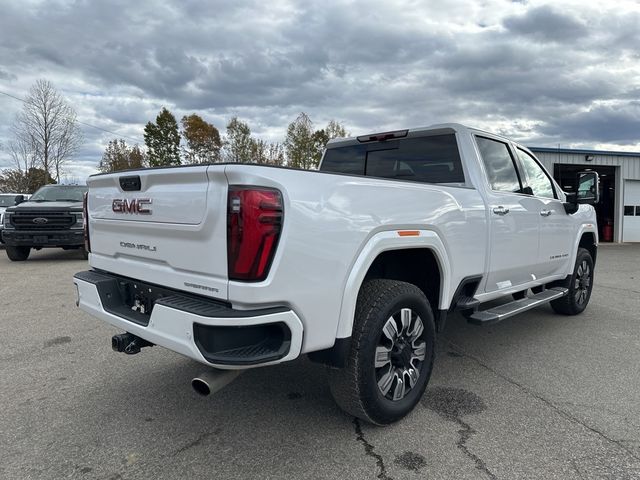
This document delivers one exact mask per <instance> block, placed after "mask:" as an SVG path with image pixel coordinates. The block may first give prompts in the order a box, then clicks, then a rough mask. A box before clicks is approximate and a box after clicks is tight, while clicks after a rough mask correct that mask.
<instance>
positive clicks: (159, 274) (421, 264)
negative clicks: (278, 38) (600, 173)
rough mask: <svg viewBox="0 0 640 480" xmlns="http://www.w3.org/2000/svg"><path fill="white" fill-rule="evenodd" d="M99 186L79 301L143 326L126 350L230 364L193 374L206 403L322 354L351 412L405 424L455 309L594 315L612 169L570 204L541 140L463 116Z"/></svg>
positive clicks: (582, 183)
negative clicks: (604, 201)
mask: <svg viewBox="0 0 640 480" xmlns="http://www.w3.org/2000/svg"><path fill="white" fill-rule="evenodd" d="M88 185H89V193H88V198H87V203H86V213H85V219H86V225H87V231H86V237H87V241H88V249H89V250H90V255H89V260H90V265H91V267H92V270H89V271H86V272H80V273H78V274H76V275H75V278H74V282H75V285H76V287H77V295H78V297H77V302H78V305H79V306H80V308H82V309H83V310H85V311H87V312H89V313H91V314H92V315H94V316H96V317H98V318H100V319H101V320H104V321H106V322H108V323H110V324H111V325H114V326H115V327H118V328H120V329H122V330H124V331H125V332H126V333H123V334H120V335H116V336H114V337H113V339H112V346H113V348H114V349H115V350H118V351H123V352H125V353H129V354H132V353H137V352H139V351H140V349H141V348H142V347H145V346H150V345H161V346H163V347H166V348H168V349H170V350H173V351H175V352H178V353H181V354H183V355H186V356H187V357H190V358H192V359H194V360H197V361H199V362H201V363H203V364H205V365H208V366H210V367H214V368H212V369H210V370H209V371H208V372H207V373H205V374H203V375H202V376H200V377H198V378H195V379H194V380H193V382H192V384H193V386H194V388H195V389H196V390H197V391H198V392H200V393H203V394H206V393H208V392H210V391H212V390H215V389H218V388H219V387H220V386H221V385H223V384H224V383H226V382H228V381H230V379H231V378H233V376H234V375H235V374H237V371H238V370H241V369H246V368H250V367H255V366H259V365H272V364H276V363H280V362H286V361H289V360H293V359H294V358H296V357H298V356H299V355H301V354H308V355H309V357H310V358H311V359H312V360H315V361H318V362H323V363H325V364H327V365H328V366H329V367H330V368H329V381H330V386H331V391H332V393H333V395H334V397H335V399H336V401H337V403H338V404H339V405H340V406H341V407H342V408H343V409H344V410H345V411H347V412H348V413H350V414H352V415H355V416H357V417H359V418H362V419H364V420H367V421H370V422H373V423H377V424H387V423H391V422H393V421H396V420H398V419H400V418H401V417H403V416H404V415H406V414H407V413H408V412H409V411H411V409H412V408H413V407H414V406H415V405H416V403H417V402H418V401H419V399H420V397H421V396H422V394H423V392H424V390H425V388H426V385H427V382H428V380H429V377H430V374H431V369H432V366H433V361H434V353H435V349H434V341H435V337H436V332H437V331H442V329H443V328H444V324H445V320H446V318H447V315H448V314H450V313H451V312H453V311H461V312H462V313H463V314H464V315H466V316H467V318H468V320H469V321H470V322H472V323H475V324H479V325H485V324H490V323H493V322H498V321H500V320H503V319H504V318H507V317H509V316H511V315H514V314H516V313H519V312H522V311H525V310H528V309H530V308H533V307H536V306H538V305H542V304H545V303H551V306H552V307H553V309H554V310H555V311H556V312H558V313H562V314H566V315H575V314H578V313H581V312H582V311H583V310H584V309H585V307H586V306H587V303H588V302H589V297H590V294H591V288H592V286H593V272H594V264H595V260H596V249H597V244H598V237H597V229H596V217H595V213H594V209H593V207H592V206H590V205H587V204H588V203H594V202H596V201H597V199H598V178H597V174H595V173H593V172H581V173H580V174H579V175H578V176H577V178H576V183H575V189H574V191H573V192H571V193H570V194H566V193H564V192H562V191H561V189H560V187H559V186H558V184H557V183H556V182H555V181H554V180H553V179H552V178H551V176H550V175H549V174H548V173H547V172H546V171H545V169H544V168H543V167H542V166H541V164H540V163H539V162H538V161H537V160H536V158H535V157H534V155H533V154H532V153H531V152H530V151H529V150H527V149H526V148H525V147H523V146H521V145H518V144H516V143H514V142H511V141H509V140H508V139H506V138H503V137H500V136H498V135H493V134H491V133H487V132H483V131H480V130H475V129H472V128H467V127H464V126H461V125H457V124H444V125H437V126H432V127H428V128H420V129H412V130H401V131H394V132H387V133H379V134H372V135H364V136H360V137H357V138H348V139H339V140H334V141H331V142H330V143H329V144H328V146H327V150H326V152H325V155H324V157H323V160H322V163H321V165H320V169H319V171H301V170H294V169H289V168H278V167H265V166H258V165H239V164H217V165H208V166H204V165H202V166H189V167H177V168H158V169H150V170H139V171H128V172H124V173H116V174H105V175H95V176H93V177H91V178H90V179H89V181H88ZM496 299H504V302H503V303H502V304H501V305H500V306H493V307H485V303H486V302H488V301H490V300H496ZM495 303H496V302H492V305H495ZM225 371H226V372H225Z"/></svg>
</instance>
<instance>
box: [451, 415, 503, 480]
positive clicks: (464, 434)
mask: <svg viewBox="0 0 640 480" xmlns="http://www.w3.org/2000/svg"><path fill="white" fill-rule="evenodd" d="M450 420H453V421H454V422H456V423H457V424H458V425H460V427H461V428H460V430H458V435H460V437H459V438H458V441H457V442H456V446H457V447H458V448H459V449H460V450H462V451H463V452H464V454H465V455H466V456H467V457H469V458H470V459H471V460H473V462H474V463H475V464H476V468H477V469H478V470H480V471H481V472H484V473H485V474H486V475H487V476H488V477H489V478H491V479H493V480H496V479H497V478H498V477H496V476H495V475H494V474H493V473H492V472H491V471H490V470H489V468H487V464H486V463H484V461H483V460H482V459H481V458H480V457H479V456H478V455H476V454H475V453H473V452H472V451H471V450H469V447H467V440H469V439H470V438H471V436H473V435H474V434H476V433H477V432H476V431H475V430H474V429H473V428H472V427H471V425H469V424H468V423H466V422H464V421H463V420H461V419H460V418H458V417H451V418H450Z"/></svg>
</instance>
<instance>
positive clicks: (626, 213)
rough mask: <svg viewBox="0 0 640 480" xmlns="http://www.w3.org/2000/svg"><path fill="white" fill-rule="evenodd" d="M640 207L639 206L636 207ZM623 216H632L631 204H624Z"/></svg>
mask: <svg viewBox="0 0 640 480" xmlns="http://www.w3.org/2000/svg"><path fill="white" fill-rule="evenodd" d="M637 208H640V207H636V209H637ZM624 216H625V217H633V205H625V206H624Z"/></svg>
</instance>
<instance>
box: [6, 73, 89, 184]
mask: <svg viewBox="0 0 640 480" xmlns="http://www.w3.org/2000/svg"><path fill="white" fill-rule="evenodd" d="M13 132H14V136H15V144H16V145H15V150H16V152H17V153H18V156H19V157H20V158H21V159H22V160H24V159H25V158H27V157H24V156H23V153H25V152H31V156H33V158H34V159H35V161H36V162H37V163H38V164H39V165H40V166H42V168H43V170H44V171H45V172H47V174H49V175H51V174H52V173H54V174H55V179H56V181H60V174H61V172H62V168H63V166H64V164H65V163H66V162H67V161H68V160H69V158H70V157H71V156H73V154H74V153H76V152H77V151H78V148H79V147H80V144H81V142H82V134H81V132H80V129H79V128H78V124H77V122H76V112H75V110H74V109H73V108H72V107H71V106H70V105H69V104H67V102H66V101H65V99H64V98H63V97H62V96H61V95H60V94H59V93H58V92H57V91H56V89H55V88H54V86H53V84H51V82H49V81H47V80H38V81H36V83H35V84H34V85H33V86H32V87H31V89H30V90H29V95H28V96H27V98H26V99H25V101H24V106H23V107H22V111H21V112H20V113H18V115H17V116H16V120H15V122H14V125H13ZM12 155H13V154H12ZM14 160H15V158H14Z"/></svg>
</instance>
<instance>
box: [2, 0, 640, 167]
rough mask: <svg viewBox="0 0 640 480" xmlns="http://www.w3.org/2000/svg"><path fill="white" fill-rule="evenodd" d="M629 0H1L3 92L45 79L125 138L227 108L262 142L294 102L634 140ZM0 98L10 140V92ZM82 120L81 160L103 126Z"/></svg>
mask: <svg viewBox="0 0 640 480" xmlns="http://www.w3.org/2000/svg"><path fill="white" fill-rule="evenodd" d="M629 5H630V6H628V7H625V4H624V3H617V4H616V5H612V6H611V7H607V6H606V5H600V6H598V7H597V9H596V8H593V7H588V6H587V7H580V8H577V7H575V6H572V5H571V4H566V5H565V4H563V3H562V2H555V3H554V4H553V7H550V6H548V5H538V4H535V5H529V3H528V2H511V3H509V2H501V1H499V0H487V1H486V2H483V4H482V5H480V4H478V3H477V2H474V1H473V0H448V1H440V2H429V3H428V4H426V3H425V4H422V3H415V2H407V3H406V4H401V3H395V2H394V3H392V4H391V3H388V2H387V3H385V2H373V3H371V2H370V3H367V4H366V6H364V5H354V4H352V3H350V2H346V1H344V2H343V1H335V2H329V3H322V4H319V3H315V2H295V1H286V0H282V1H275V0H274V1H272V2H260V1H258V0H242V1H236V2H226V1H215V2H213V1H212V2H199V1H196V0H187V1H182V2H180V1H177V0H175V1H172V2H171V1H167V2H162V3H157V2H128V1H124V0H117V1H113V2H104V3H103V2H70V1H69V2H65V1H61V2H57V3H55V4H54V3H44V4H43V3H40V2H33V3H30V2H27V3H24V2H20V3H16V2H5V4H4V5H3V15H2V16H1V17H0V31H2V32H3V35H2V38H1V39H0V59H1V60H0V90H3V91H7V92H8V93H12V94H14V95H18V96H21V95H24V94H25V93H26V90H27V89H28V87H29V85H30V84H31V83H32V82H33V81H34V80H35V79H37V78H42V77H45V78H48V79H50V80H51V81H53V82H54V84H55V85H56V86H57V87H58V88H59V89H60V90H61V91H62V93H63V94H64V95H65V96H67V98H68V99H69V101H70V102H71V103H72V104H73V105H74V107H75V108H76V109H77V110H78V115H79V118H80V119H81V120H83V121H85V122H88V123H92V124H95V125H98V126H100V127H102V128H106V129H109V130H113V131H115V132H117V133H119V134H120V135H127V136H132V137H134V138H141V137H142V128H143V126H144V124H145V123H146V122H147V121H149V120H152V119H153V118H154V117H155V115H156V114H157V112H158V110H159V109H160V108H161V107H162V106H167V107H168V108H170V109H171V110H172V111H173V112H174V114H175V115H176V117H178V118H180V117H181V116H182V115H185V114H188V113H191V112H197V113H199V114H201V115H203V116H204V117H205V118H207V119H208V120H210V121H212V122H214V123H215V124H216V125H217V126H218V127H219V128H220V129H223V128H224V125H225V123H226V122H227V121H228V120H229V118H230V117H231V116H233V115H238V116H240V117H241V118H243V119H245V120H246V121H248V122H249V124H250V125H251V128H252V130H253V131H254V132H255V133H257V134H258V135H261V136H263V137H264V138H268V139H270V140H281V139H282V137H283V136H284V132H285V129H286V125H287V123H288V122H290V121H291V120H293V119H294V118H295V116H296V115H297V113H298V112H300V111H302V110H304V111H306V112H307V113H308V114H309V115H310V116H311V118H312V119H314V121H316V122H317V123H318V124H324V123H326V122H327V121H328V120H329V119H331V118H335V119H337V120H339V121H342V122H344V123H345V124H346V126H347V128H348V129H349V130H350V131H351V132H352V133H361V132H364V131H370V130H377V129H383V128H385V129H386V128H400V127H404V126H421V125H428V124H431V123H440V122H443V121H461V122H466V123H469V124H471V125H476V126H479V127H481V128H485V129H489V130H494V131H498V132H502V133H506V134H509V135H512V136H514V137H516V138H518V139H521V140H522V139H524V140H532V141H533V140H535V141H536V142H538V143H540V144H546V143H549V142H562V143H563V144H574V143H581V144H583V145H584V146H595V145H597V144H603V143H614V144H619V145H620V146H622V147H625V148H638V149H640V139H639V138H638V136H637V135H634V133H633V128H635V126H636V125H637V116H638V115H637V107H635V106H634V102H635V101H637V100H638V98H639V94H638V92H640V80H639V79H640V61H639V60H640V56H639V54H638V52H639V51H640V36H639V33H638V30H639V29H638V28H637V25H638V22H640V12H637V8H635V9H634V8H633V3H629ZM0 98H2V99H1V100H0V102H2V104H1V105H2V107H3V108H2V109H0V142H4V143H6V141H7V140H8V138H9V129H8V125H10V123H11V121H12V118H13V115H14V114H15V112H16V111H17V109H18V108H19V104H17V102H14V101H13V100H9V99H5V98H4V97H0ZM611 105H615V107H613V106H611ZM625 122H629V123H625ZM629 125H633V127H631V126H629ZM83 131H85V138H86V145H85V149H84V150H83V152H82V153H81V155H79V156H78V159H77V161H76V162H77V165H78V166H79V165H81V162H84V163H82V169H83V170H82V171H86V169H87V168H88V167H87V165H91V164H95V163H96V162H97V161H98V159H99V157H100V154H101V152H102V150H103V149H104V146H105V145H106V142H107V141H108V140H110V139H111V138H112V137H113V136H112V135H109V134H105V133H103V132H100V131H96V130H91V129H89V128H86V127H83ZM636 131H637V130H636ZM3 155H4V156H3ZM6 163H7V157H6V154H3V153H1V152H0V166H2V165H3V164H6ZM78 168H80V167H78Z"/></svg>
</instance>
